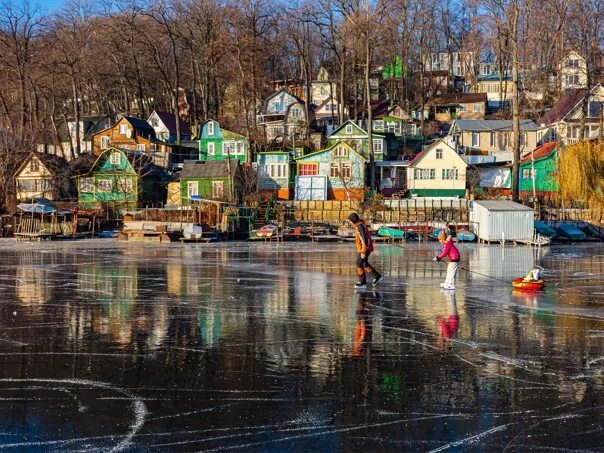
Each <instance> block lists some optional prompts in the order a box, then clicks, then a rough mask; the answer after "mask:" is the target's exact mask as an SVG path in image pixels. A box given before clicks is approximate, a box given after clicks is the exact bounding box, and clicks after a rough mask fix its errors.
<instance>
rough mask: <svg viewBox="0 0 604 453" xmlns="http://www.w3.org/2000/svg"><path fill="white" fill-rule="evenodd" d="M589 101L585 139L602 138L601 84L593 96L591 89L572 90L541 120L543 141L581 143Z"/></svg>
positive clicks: (597, 86)
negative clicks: (584, 115)
mask: <svg viewBox="0 0 604 453" xmlns="http://www.w3.org/2000/svg"><path fill="white" fill-rule="evenodd" d="M585 101H587V117H586V118H585V121H584V123H585V130H584V136H585V138H597V137H599V135H600V124H601V123H602V121H603V116H602V115H603V114H604V111H603V110H602V105H603V103H604V88H603V87H602V85H601V84H599V83H598V84H597V85H596V86H594V87H593V88H592V89H591V91H589V93H588V91H587V89H583V90H570V91H568V92H567V93H566V94H565V95H564V96H563V97H562V99H560V101H559V102H558V103H557V104H555V105H554V106H553V107H552V108H551V110H550V111H549V112H547V113H546V114H545V115H544V116H543V117H541V118H540V119H539V120H537V124H538V125H539V127H540V128H541V130H540V131H539V134H540V137H539V138H540V141H543V142H546V141H554V140H559V141H561V142H562V143H564V144H568V145H570V144H573V143H577V142H578V141H580V140H581V137H580V135H581V119H582V118H583V104H584V102H585Z"/></svg>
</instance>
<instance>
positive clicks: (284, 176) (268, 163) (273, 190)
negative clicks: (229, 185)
mask: <svg viewBox="0 0 604 453" xmlns="http://www.w3.org/2000/svg"><path fill="white" fill-rule="evenodd" d="M292 162H293V161H292V158H291V155H290V153H289V152H288V151H273V152H266V153H257V154H256V164H257V168H258V191H259V192H260V193H265V194H269V195H275V196H276V197H277V198H278V199H281V200H289V199H290V198H291V193H290V192H291V191H290V188H291V187H292V185H293V176H294V171H293V170H294V167H293V165H292Z"/></svg>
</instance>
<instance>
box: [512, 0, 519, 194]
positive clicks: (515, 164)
mask: <svg viewBox="0 0 604 453" xmlns="http://www.w3.org/2000/svg"><path fill="white" fill-rule="evenodd" d="M518 15H519V8H518V0H514V4H513V17H512V118H513V124H512V132H513V134H512V135H513V140H514V143H513V148H514V157H513V159H512V173H513V174H512V199H513V200H514V201H518V200H519V186H520V179H519V176H520V96H519V90H518V79H519V74H518V73H519V71H518V69H519V68H518V66H519V65H518Z"/></svg>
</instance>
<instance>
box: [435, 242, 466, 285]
mask: <svg viewBox="0 0 604 453" xmlns="http://www.w3.org/2000/svg"><path fill="white" fill-rule="evenodd" d="M438 242H440V243H441V244H442V245H443V249H442V252H441V253H440V255H436V256H435V257H434V258H433V261H440V260H442V259H443V258H444V257H447V258H449V265H448V266H447V278H446V279H445V282H444V283H441V284H440V286H441V287H442V288H444V289H455V278H456V277H457V270H458V269H459V259H460V257H459V250H457V247H455V245H454V244H453V241H447V234H446V233H445V232H444V231H441V232H440V233H438Z"/></svg>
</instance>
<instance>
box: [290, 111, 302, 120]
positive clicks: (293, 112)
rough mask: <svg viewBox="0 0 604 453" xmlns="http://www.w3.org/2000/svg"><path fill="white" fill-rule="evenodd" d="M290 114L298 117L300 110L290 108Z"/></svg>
mask: <svg viewBox="0 0 604 453" xmlns="http://www.w3.org/2000/svg"><path fill="white" fill-rule="evenodd" d="M290 113H291V116H292V118H295V119H300V118H301V117H302V112H301V111H300V109H291V112H290Z"/></svg>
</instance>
